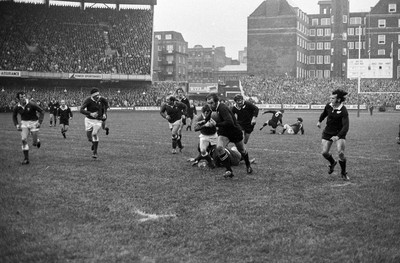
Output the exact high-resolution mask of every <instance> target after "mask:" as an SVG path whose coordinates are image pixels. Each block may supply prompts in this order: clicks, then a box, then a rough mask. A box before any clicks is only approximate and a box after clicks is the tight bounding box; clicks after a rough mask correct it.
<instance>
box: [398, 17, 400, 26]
mask: <svg viewBox="0 0 400 263" xmlns="http://www.w3.org/2000/svg"><path fill="white" fill-rule="evenodd" d="M398 24H399V27H400V18H399V21H398Z"/></svg>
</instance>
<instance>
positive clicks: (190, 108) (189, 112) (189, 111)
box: [187, 105, 197, 119]
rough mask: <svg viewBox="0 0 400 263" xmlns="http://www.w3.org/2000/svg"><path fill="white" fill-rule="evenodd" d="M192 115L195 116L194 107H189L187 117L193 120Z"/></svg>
mask: <svg viewBox="0 0 400 263" xmlns="http://www.w3.org/2000/svg"><path fill="white" fill-rule="evenodd" d="M194 115H197V110H196V106H194V105H190V106H189V107H188V110H187V116H188V117H189V118H192V119H193V116H194Z"/></svg>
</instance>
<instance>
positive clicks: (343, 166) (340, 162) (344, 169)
mask: <svg viewBox="0 0 400 263" xmlns="http://www.w3.org/2000/svg"><path fill="white" fill-rule="evenodd" d="M339 164H340V168H341V169H342V174H346V159H344V160H339Z"/></svg>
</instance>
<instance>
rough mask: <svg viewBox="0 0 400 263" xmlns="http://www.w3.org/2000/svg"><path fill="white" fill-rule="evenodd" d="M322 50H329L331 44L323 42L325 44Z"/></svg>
mask: <svg viewBox="0 0 400 263" xmlns="http://www.w3.org/2000/svg"><path fill="white" fill-rule="evenodd" d="M324 49H325V50H329V49H331V42H325V43H324Z"/></svg>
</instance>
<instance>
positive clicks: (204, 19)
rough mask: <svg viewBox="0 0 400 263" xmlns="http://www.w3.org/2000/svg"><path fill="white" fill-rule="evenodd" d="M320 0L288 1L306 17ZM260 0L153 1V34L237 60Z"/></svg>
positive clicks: (369, 1) (365, 5) (365, 3)
mask: <svg viewBox="0 0 400 263" xmlns="http://www.w3.org/2000/svg"><path fill="white" fill-rule="evenodd" d="M319 1H320V0H288V2H289V3H290V4H291V5H292V6H298V7H299V8H300V9H301V10H303V11H304V12H306V13H307V14H317V13H318V11H319V9H318V2H319ZM262 2H263V0H157V5H156V6H155V15H154V30H155V31H176V32H180V33H182V35H183V37H184V39H185V41H186V42H188V44H189V48H192V47H193V46H194V45H198V44H199V45H202V46H203V47H211V46H212V45H214V46H224V47H225V50H226V55H227V56H228V57H232V58H233V59H237V58H238V51H239V50H243V49H244V47H245V46H247V17H248V16H249V15H250V14H251V13H252V12H253V11H254V10H255V9H256V8H257V7H258V6H259V5H260V4H261V3H262ZM378 2H379V0H350V11H351V12H359V11H369V10H370V7H373V6H375V5H376V4H377V3H378Z"/></svg>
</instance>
